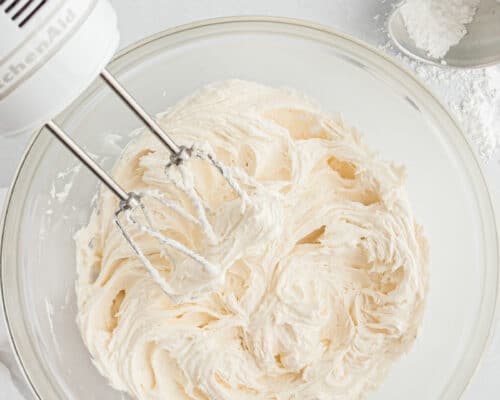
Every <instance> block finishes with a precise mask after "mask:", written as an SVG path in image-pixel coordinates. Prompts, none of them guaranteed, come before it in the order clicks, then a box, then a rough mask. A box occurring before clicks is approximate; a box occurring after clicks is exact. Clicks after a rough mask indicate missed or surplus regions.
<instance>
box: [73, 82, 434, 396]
mask: <svg viewBox="0 0 500 400" xmlns="http://www.w3.org/2000/svg"><path fill="white" fill-rule="evenodd" d="M160 123H161V125H162V126H163V127H164V128H165V129H166V131H167V132H169V134H171V135H172V136H173V137H174V138H175V139H176V140H177V141H178V142H180V143H182V144H190V143H192V142H200V141H202V142H207V143H209V144H210V146H211V147H212V149H213V151H214V152H215V154H216V155H217V158H218V159H219V160H220V161H221V162H223V163H224V164H225V165H228V166H230V167H234V168H233V172H234V174H235V175H236V179H237V180H238V182H239V183H240V184H241V185H242V186H243V187H244V189H245V190H246V191H247V192H248V195H249V198H250V200H251V203H252V204H253V205H252V207H249V208H248V209H247V210H245V212H244V213H243V214H241V204H240V201H239V200H238V198H236V196H235V194H234V191H232V190H231V188H230V187H229V185H227V183H225V181H224V180H223V179H222V178H221V176H220V174H219V173H218V172H217V171H216V170H215V169H214V168H213V167H210V166H208V165H207V163H206V162H202V161H200V162H198V161H193V162H192V164H191V165H190V167H192V171H193V174H194V175H193V176H194V179H195V186H196V188H197V190H198V193H199V194H200V195H201V197H202V198H203V200H204V202H205V203H206V204H207V206H208V208H209V209H210V211H211V212H210V213H209V214H208V216H209V219H210V223H211V224H212V225H213V227H214V231H215V233H216V235H217V236H218V237H219V238H220V240H219V241H218V242H217V243H213V242H210V241H208V240H206V239H205V238H204V237H203V235H202V232H201V229H200V227H199V226H197V225H195V224H192V223H189V222H186V220H185V219H183V218H181V217H180V216H179V215H178V214H176V213H173V212H165V210H164V209H163V208H162V207H161V205H160V204H159V203H158V204H157V203H155V202H151V203H150V204H149V207H151V208H152V210H151V212H153V214H154V216H155V223H156V224H158V226H159V227H160V229H161V230H162V232H163V233H164V234H165V235H168V236H171V237H175V238H176V240H180V241H181V242H182V243H184V244H185V245H186V246H188V247H190V248H193V249H195V250H196V251H198V252H199V253H200V254H202V255H203V256H205V257H207V258H208V259H209V260H210V261H211V262H213V263H214V264H216V265H219V266H221V267H222V268H223V269H224V271H225V272H224V274H223V275H224V278H225V279H224V280H223V281H218V282H215V283H214V282H212V283H213V284H211V286H209V290H208V291H204V292H202V293H201V294H200V293H198V294H197V295H196V296H195V297H193V299H191V300H185V301H184V302H181V303H180V304H175V303H173V302H171V300H170V299H169V297H168V296H167V295H165V293H164V292H163V291H162V290H161V289H160V288H159V287H158V285H156V284H155V283H154V281H153V280H152V279H151V277H150V275H149V274H148V273H147V272H146V270H145V268H144V267H143V265H142V264H141V262H140V261H139V260H138V259H137V258H136V257H135V256H133V254H132V252H131V250H130V249H129V248H128V246H127V245H126V244H125V243H124V241H123V239H122V237H121V236H120V234H119V232H118V230H117V229H116V226H115V225H114V224H113V222H112V220H113V214H114V212H115V210H116V208H117V201H116V199H114V198H113V196H112V194H110V193H109V192H107V191H103V192H102V194H101V196H100V201H99V205H98V210H97V211H96V212H95V213H94V214H93V216H92V218H91V220H90V223H89V225H88V226H87V227H85V228H83V229H82V230H81V231H80V232H79V234H78V235H77V262H78V282H77V294H78V309H79V313H78V324H79V326H80V329H81V332H82V336H83V339H84V342H85V344H86V346H87V348H88V349H89V351H90V353H91V355H92V358H93V360H94V362H95V365H96V367H97V368H98V369H99V371H100V372H101V373H102V374H103V375H104V376H106V377H107V378H108V379H109V381H110V382H111V384H112V385H113V387H115V388H117V389H119V390H123V391H126V392H128V393H130V394H131V395H133V396H134V397H136V398H137V399H141V400H142V399H148V400H149V399H169V400H170V399H172V400H177V399H198V400H206V399H216V400H223V399H224V400H225V399H227V400H238V399H276V400H278V399H279V400H285V399H301V400H317V399H325V400H326V399H328V400H330V399H337V400H339V399H359V398H363V397H365V395H366V393H367V392H368V391H369V390H371V389H373V388H375V387H377V386H378V385H379V383H380V382H381V380H382V379H383V377H384V376H385V375H386V373H387V370H388V367H389V366H390V365H391V363H392V362H393V361H394V360H396V359H397V358H398V357H399V356H400V355H401V354H402V353H404V352H405V351H406V350H407V349H408V348H409V346H410V345H411V344H412V343H413V341H414V339H415V337H416V333H417V330H418V326H419V324H420V322H421V319H422V312H423V306H424V298H425V294H426V286H427V272H426V263H427V260H426V258H427V250H426V242H425V240H424V238H423V235H422V231H421V228H420V227H419V225H417V224H416V222H415V220H414V217H413V214H412V211H411V208H410V204H409V202H408V198H407V195H406V192H405V190H404V180H405V177H404V171H403V169H402V168H401V167H397V166H395V165H393V164H390V163H387V162H383V161H380V160H379V159H378V158H377V157H376V156H375V155H374V154H373V153H371V152H370V151H369V150H368V149H367V148H366V146H365V145H364V144H363V142H362V140H361V138H360V136H359V135H358V134H357V133H356V131H355V130H354V129H352V128H350V127H348V126H346V124H345V123H344V122H343V121H342V120H340V119H337V120H336V119H332V118H331V117H329V116H328V115H325V114H324V113H322V112H321V111H320V109H319V108H318V107H317V106H316V105H314V104H313V102H311V101H310V100H308V99H306V98H304V97H303V96H302V95H300V94H298V93H296V92H294V91H290V90H284V89H275V88H270V87H266V86H262V85H259V84H256V83H250V82H242V81H227V82H222V83H219V84H215V85H212V86H208V87H206V88H204V89H203V90H201V91H200V92H199V93H197V94H195V95H194V96H192V97H189V98H187V99H185V100H183V101H181V102H180V103H179V104H178V105H176V106H175V107H174V108H173V109H171V110H169V111H168V112H167V113H165V114H164V115H161V116H160ZM165 160H168V153H167V150H166V149H165V148H163V147H162V146H161V144H159V143H158V142H157V141H156V140H155V139H154V138H153V137H152V135H150V134H149V133H145V134H144V135H142V136H140V137H139V138H138V139H136V140H134V141H133V142H132V143H131V144H130V145H129V146H128V147H127V149H126V150H125V151H124V153H123V155H122V157H121V158H120V160H119V161H118V162H117V164H116V166H115V169H114V176H115V177H116V178H117V180H118V181H119V182H120V183H122V184H123V185H124V186H125V187H126V188H127V189H128V190H134V191H144V190H159V191H161V192H162V193H164V194H165V195H166V196H168V197H169V198H171V199H172V200H174V201H177V202H178V203H179V204H180V205H181V206H183V207H186V208H187V209H188V210H189V204H188V202H187V201H186V199H185V198H184V197H182V196H179V194H178V192H176V190H175V188H172V185H169V184H168V183H167V182H166V180H165V179H164V175H163V173H164V165H165ZM245 176H246V177H247V178H248V177H249V178H251V179H250V181H251V180H252V179H253V180H255V181H256V182H258V184H253V183H252V182H244V181H245V179H243V178H244V177H245ZM247 180H248V179H247ZM191 211H192V210H191ZM137 239H138V241H139V242H140V244H141V246H142V248H143V249H146V251H147V253H148V255H149V257H150V258H151V260H152V261H153V264H154V265H155V266H156V267H157V268H158V270H159V271H160V273H161V274H162V276H164V277H165V278H166V279H170V278H172V276H175V279H174V280H171V283H172V284H177V285H178V286H177V289H178V290H179V291H182V292H183V293H184V294H186V293H187V294H188V295H189V292H190V291H195V290H196V288H197V287H198V286H199V285H200V282H201V283H203V282H208V281H205V279H208V278H207V277H206V276H205V275H203V271H201V269H200V267H199V266H196V265H194V264H193V263H189V262H183V263H181V265H180V266H177V268H176V269H175V270H173V269H172V267H171V266H170V264H169V261H168V258H166V257H165V256H164V254H163V252H162V249H161V248H160V247H161V246H159V245H158V242H157V241H155V240H154V239H152V238H150V237H147V236H146V235H139V236H138V238H137ZM205 289H206V288H205Z"/></svg>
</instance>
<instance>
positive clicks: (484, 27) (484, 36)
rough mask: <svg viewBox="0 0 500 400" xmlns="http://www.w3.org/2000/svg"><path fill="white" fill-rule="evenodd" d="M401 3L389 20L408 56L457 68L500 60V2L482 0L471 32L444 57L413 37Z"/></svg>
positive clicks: (481, 65)
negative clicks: (433, 54)
mask: <svg viewBox="0 0 500 400" xmlns="http://www.w3.org/2000/svg"><path fill="white" fill-rule="evenodd" d="M402 4H403V3H401V4H400V5H399V6H398V7H397V8H396V9H395V10H394V11H393V13H392V14H391V16H390V17H389V20H388V31H389V35H390V37H391V39H392V40H393V41H394V43H395V44H396V45H397V46H398V47H399V48H400V49H401V51H403V52H404V53H406V54H407V55H408V56H410V57H413V58H416V59H418V60H420V61H423V62H426V63H430V64H435V65H443V64H445V65H448V66H450V67H457V68H479V67H485V66H488V65H492V64H498V63H500V2H498V1H497V0H481V3H480V5H479V9H478V10H477V13H476V16H475V17H474V20H473V21H472V22H471V23H470V24H468V25H467V31H468V33H467V35H466V36H465V37H464V38H463V39H462V40H461V41H460V43H458V44H457V45H456V46H453V47H452V48H451V49H450V50H449V51H448V53H447V54H446V55H445V56H444V57H443V58H442V59H436V58H432V57H430V56H429V55H428V54H427V53H426V51H425V50H422V49H419V48H417V47H416V46H415V43H414V42H413V40H412V39H411V38H410V36H409V34H408V32H407V30H406V27H405V24H404V21H403V17H402V16H401V5H402Z"/></svg>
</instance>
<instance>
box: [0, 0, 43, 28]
mask: <svg viewBox="0 0 500 400" xmlns="http://www.w3.org/2000/svg"><path fill="white" fill-rule="evenodd" d="M47 1H48V0H0V8H2V9H3V12H4V13H5V14H8V15H9V16H10V19H11V20H12V21H15V22H16V23H17V26H19V28H22V27H23V26H25V25H26V24H27V23H28V22H29V21H30V20H31V19H32V18H33V17H34V16H35V15H36V14H37V13H38V11H40V10H41V9H42V7H43V6H44V5H45V4H46V3H47Z"/></svg>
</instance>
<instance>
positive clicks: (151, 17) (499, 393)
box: [0, 0, 500, 400]
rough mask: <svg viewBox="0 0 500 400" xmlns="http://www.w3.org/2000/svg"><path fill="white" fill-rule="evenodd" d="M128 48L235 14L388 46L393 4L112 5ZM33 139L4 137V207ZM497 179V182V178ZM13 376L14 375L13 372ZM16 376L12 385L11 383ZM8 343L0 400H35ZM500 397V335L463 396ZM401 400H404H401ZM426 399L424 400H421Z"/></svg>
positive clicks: (0, 364) (0, 360) (1, 333)
mask: <svg viewBox="0 0 500 400" xmlns="http://www.w3.org/2000/svg"><path fill="white" fill-rule="evenodd" d="M111 2H112V3H113V5H114V6H115V8H116V10H117V13H118V19H119V24H120V31H121V33H122V42H121V45H122V47H123V46H126V45H128V44H131V43H133V42H135V41H137V40H139V39H141V38H143V37H145V36H148V35H150V34H153V33H156V32H158V31H161V30H164V29H166V28H170V27H173V26H176V25H180V24H183V23H187V22H191V21H195V20H199V19H206V18H213V17H220V16H231V15H273V16H285V17H290V18H300V19H306V20H310V21H314V22H317V23H321V24H323V25H326V26H330V27H333V28H335V29H338V30H340V31H343V32H347V33H350V34H352V35H354V36H356V37H358V38H361V39H363V40H365V41H367V42H369V43H371V44H373V45H383V44H385V43H386V41H387V35H386V34H385V32H384V19H385V16H386V14H387V12H388V11H389V10H390V9H391V7H392V5H393V4H394V3H396V1H394V0H253V1H249V0H177V1H175V0H112V1H111ZM28 139H29V135H24V136H21V137H15V138H7V139H6V138H0V204H1V203H2V199H3V196H4V194H5V189H2V187H6V186H8V184H9V182H10V179H11V178H12V175H13V171H14V170H15V168H16V165H17V163H18V160H19V158H20V156H21V154H22V149H23V148H24V146H25V143H26V141H27V140H28ZM487 173H488V175H489V179H490V183H491V189H492V190H493V191H494V195H495V196H498V199H500V190H499V188H500V184H499V180H498V178H497V177H498V176H499V173H500V166H499V165H498V163H497V162H496V161H495V162H492V163H490V165H488V166H487ZM495 178H496V179H495ZM9 371H10V373H9ZM11 376H12V377H13V380H12V379H11ZM32 398H33V397H32V396H31V395H30V393H29V390H28V389H27V388H26V386H25V385H24V382H23V380H22V377H21V376H20V373H19V370H18V368H17V366H16V363H15V360H14V358H13V355H12V353H11V352H10V348H9V345H8V341H7V333H6V329H5V326H4V322H3V316H1V317H0V399H1V400H4V399H5V400H25V399H26V400H31V399H32ZM498 398H500V334H499V335H496V336H495V337H494V339H493V340H492V343H491V344H490V347H489V349H488V351H487V354H486V357H485V358H484V360H483V363H482V365H481V366H480V368H479V371H478V372H477V373H476V376H475V377H474V379H473V381H472V384H471V387H470V388H469V390H468V391H467V393H466V394H465V396H464V399H467V400H473V399H474V400H476V399H479V400H483V399H484V400H489V399H498ZM398 400H399V399H398ZM422 400H425V399H422Z"/></svg>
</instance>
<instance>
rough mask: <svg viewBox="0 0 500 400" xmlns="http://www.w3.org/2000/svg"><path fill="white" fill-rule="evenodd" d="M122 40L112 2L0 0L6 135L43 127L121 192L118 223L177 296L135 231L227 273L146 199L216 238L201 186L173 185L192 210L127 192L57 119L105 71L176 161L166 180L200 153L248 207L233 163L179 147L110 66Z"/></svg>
mask: <svg viewBox="0 0 500 400" xmlns="http://www.w3.org/2000/svg"><path fill="white" fill-rule="evenodd" d="M118 37H119V34H118V30H117V24H116V15H115V13H114V11H113V9H112V7H111V5H110V4H109V3H108V2H107V1H106V0H0V133H16V132H20V131H25V130H29V129H34V128H36V127H38V126H41V125H43V124H45V126H46V127H47V128H48V130H49V131H50V132H51V133H52V134H53V135H54V136H55V137H56V138H57V139H58V140H59V141H60V142H61V143H62V144H63V145H64V146H65V147H66V148H67V149H69V150H70V151H71V152H72V153H73V154H74V155H75V156H76V157H77V158H78V159H79V160H80V161H81V162H82V163H83V164H85V165H86V166H87V167H88V168H89V169H90V170H91V171H92V172H93V173H94V174H95V175H96V176H97V178H98V179H99V180H100V181H101V182H102V183H103V184H104V185H105V186H106V187H107V188H108V189H109V190H111V192H113V193H114V194H115V195H116V196H117V198H118V199H119V208H118V210H117V212H116V214H115V222H116V224H117V226H118V228H119V230H120V231H121V233H122V234H123V237H124V239H125V240H126V242H127V243H128V244H129V245H130V247H131V249H132V250H133V252H134V253H135V254H136V255H137V257H138V258H139V259H140V260H141V261H142V263H143V264H144V266H145V267H146V269H147V270H148V272H149V273H150V275H151V277H152V278H153V279H154V281H155V282H156V283H157V284H158V285H159V286H160V287H161V289H162V290H163V291H164V292H165V293H167V294H168V295H170V296H171V297H172V298H174V297H175V294H174V293H173V289H172V287H171V285H170V284H169V283H168V282H167V280H166V279H164V278H163V277H162V275H161V274H160V272H159V271H158V270H157V269H156V268H155V267H154V265H153V263H152V262H151V261H150V260H149V258H148V256H147V255H146V254H145V252H144V251H143V250H142V249H141V247H140V246H139V245H138V243H137V242H136V241H135V240H134V235H133V234H132V233H131V232H130V229H131V227H133V228H134V229H135V230H136V231H137V230H138V231H139V232H141V233H142V234H147V235H150V236H151V237H153V238H155V239H156V240H157V241H158V242H159V243H160V244H161V245H162V246H167V247H169V248H172V249H174V250H176V251H177V252H179V253H180V254H183V255H184V256H186V257H188V258H190V259H192V260H194V261H195V262H197V263H199V264H200V265H201V266H202V268H203V269H204V270H205V271H206V272H208V273H209V274H210V275H211V276H213V277H216V276H217V275H218V274H220V273H221V271H220V268H218V267H217V266H215V265H213V264H212V263H211V262H209V261H208V260H207V259H205V258H204V257H203V256H201V255H200V254H198V253H196V252H195V251H193V250H192V249H189V248H187V247H186V246H184V245H183V244H182V243H181V242H179V241H177V240H174V239H172V238H168V237H166V236H164V235H163V234H162V233H161V232H160V230H159V229H156V228H155V226H154V221H153V218H152V217H151V215H150V213H149V212H148V209H147V207H146V206H145V202H144V200H145V198H146V197H147V198H149V200H148V201H151V200H152V201H156V202H159V203H160V204H161V205H163V206H164V207H165V208H166V209H168V210H170V211H171V212H175V213H177V214H179V215H181V216H182V217H184V218H185V219H186V221H190V222H191V223H195V224H197V225H198V226H199V227H200V229H202V231H203V232H204V234H205V235H206V237H207V239H208V240H209V241H210V242H212V243H215V242H217V238H216V236H215V233H214V231H213V229H212V227H211V225H210V223H209V221H208V218H207V214H206V211H205V207H204V205H203V202H202V199H201V198H200V197H199V195H197V192H196V190H195V188H194V187H192V186H191V185H189V184H187V183H185V182H184V183H180V184H179V183H175V182H173V183H174V184H176V186H177V188H178V189H179V190H181V191H182V192H183V193H184V194H185V195H186V196H187V198H188V199H189V200H190V202H191V203H192V205H193V208H194V210H195V212H194V215H193V213H189V212H188V211H187V210H185V209H183V208H182V207H180V206H179V205H177V204H176V203H175V202H172V201H171V200H169V199H167V198H165V196H163V195H162V194H161V193H157V192H147V193H128V192H126V191H125V190H124V189H123V188H122V187H121V186H120V185H119V184H118V183H117V182H116V181H115V180H114V179H113V178H112V177H111V176H110V175H109V174H108V173H106V171H104V170H103V169H102V168H101V167H100V166H99V164H97V162H95V161H94V160H93V159H92V158H91V157H90V156H89V155H88V154H87V153H86V152H85V151H84V150H83V149H82V148H81V147H80V146H78V145H77V144H76V143H75V142H74V141H73V140H72V139H71V138H70V137H69V136H68V135H67V134H66V133H65V132H64V131H63V129H62V128H61V127H60V126H58V125H57V124H56V123H55V122H54V121H52V120H51V118H52V117H53V116H55V115H56V114H57V113H59V112H60V111H62V110H63V109H64V108H65V107H66V106H67V105H68V104H70V103H71V102H72V101H73V100H74V99H75V98H76V97H77V96H78V95H79V94H80V93H81V92H82V91H83V90H84V89H85V88H86V87H87V86H88V85H90V83H91V82H92V81H93V80H94V79H95V78H96V77H97V76H98V75H100V77H101V78H102V79H103V80H104V81H105V82H106V84H107V85H108V86H109V87H110V88H111V89H112V90H113V91H114V92H115V93H116V94H117V95H118V96H119V97H120V98H121V99H122V100H123V101H124V102H125V104H126V105H127V106H128V107H129V108H130V109H131V110H132V111H133V112H134V113H135V114H136V115H137V116H138V117H139V119H140V120H141V121H142V122H143V123H144V124H145V125H146V126H147V127H148V128H149V129H150V131H151V132H152V133H153V134H155V135H156V137H157V138H158V139H159V140H160V141H161V142H162V143H163V144H164V145H165V146H166V147H167V148H168V150H169V151H170V154H171V156H170V159H169V160H168V161H167V162H166V165H165V169H166V175H165V176H166V178H167V177H168V170H169V169H172V168H179V169H180V170H181V176H182V169H183V168H186V165H185V164H186V163H187V161H188V160H189V159H190V158H192V157H196V158H199V159H203V160H205V161H206V162H207V163H209V164H210V165H212V166H213V167H214V168H216V169H217V171H219V172H220V173H221V174H222V176H223V177H224V178H225V179H226V181H227V182H228V184H229V185H230V186H231V188H232V189H233V190H234V191H235V192H236V193H237V194H238V195H239V196H240V197H241V198H242V200H243V202H242V204H245V199H246V194H245V192H244V191H243V190H242V189H241V187H240V186H239V185H238V183H237V182H236V181H235V180H234V179H233V178H232V177H231V174H230V171H229V169H228V167H226V166H224V165H223V164H221V163H220V162H219V161H217V160H216V159H215V157H214V155H213V154H212V153H211V152H207V151H202V150H201V149H200V148H198V147H197V146H192V147H187V146H179V145H177V144H176V143H175V142H174V141H173V140H172V139H171V138H170V137H169V136H168V135H167V134H166V133H165V132H164V131H163V130H162V128H161V127H160V126H159V125H158V124H157V123H156V122H155V120H154V119H153V118H151V117H150V116H149V115H148V114H147V113H146V112H145V111H144V109H143V108H142V107H141V106H140V105H139V104H138V103H137V101H135V99H134V98H133V97H132V96H131V95H130V94H129V93H128V92H127V91H126V90H125V89H124V88H123V87H122V86H121V85H120V83H119V82H118V81H117V80H116V79H115V77H114V76H113V75H112V74H111V73H110V72H109V71H108V70H106V69H105V66H106V64H107V63H108V62H109V60H110V58H111V57H112V55H113V53H114V51H115V49H116V47H117V44H118ZM38 93H50V96H44V98H43V100H42V101H40V99H39V97H38V96H37V94H38ZM169 258H170V257H169ZM170 259H171V258H170ZM171 260H172V259H171Z"/></svg>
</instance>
